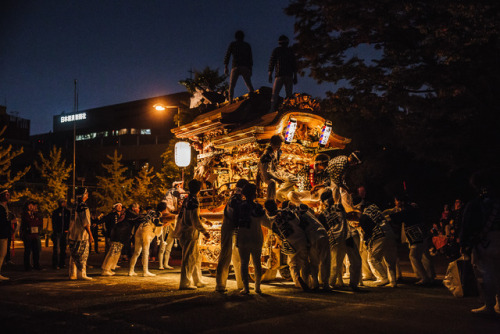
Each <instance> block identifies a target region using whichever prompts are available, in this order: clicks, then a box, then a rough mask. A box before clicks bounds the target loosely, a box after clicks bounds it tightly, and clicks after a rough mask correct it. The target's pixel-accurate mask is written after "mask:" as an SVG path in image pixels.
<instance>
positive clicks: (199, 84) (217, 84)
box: [179, 66, 229, 94]
mask: <svg viewBox="0 0 500 334" xmlns="http://www.w3.org/2000/svg"><path fill="white" fill-rule="evenodd" d="M193 74H194V79H191V78H187V79H184V80H181V81H179V84H181V85H182V86H184V87H186V89H187V91H188V92H189V93H191V94H194V93H195V92H196V91H197V90H198V89H203V90H208V91H211V92H218V93H224V92H225V91H227V89H228V87H229V86H228V83H227V80H226V79H227V76H226V75H224V74H222V75H220V74H219V69H215V70H214V69H211V68H210V67H208V66H207V67H205V68H204V69H203V70H202V71H199V70H194V71H193Z"/></svg>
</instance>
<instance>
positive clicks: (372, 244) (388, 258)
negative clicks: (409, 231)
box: [348, 201, 397, 288]
mask: <svg viewBox="0 0 500 334" xmlns="http://www.w3.org/2000/svg"><path fill="white" fill-rule="evenodd" d="M356 209H357V210H355V211H352V213H351V212H350V213H348V215H349V216H350V217H351V218H350V220H353V221H357V222H359V227H360V228H361V229H362V230H363V233H364V242H365V243H366V247H367V250H368V263H369V264H370V266H371V268H372V269H373V273H374V274H375V277H376V278H377V280H376V281H375V283H374V284H375V286H383V285H386V284H389V285H390V286H391V287H393V288H395V287H396V262H397V245H396V235H395V234H394V232H393V231H392V229H391V227H390V226H389V224H388V223H387V222H386V221H385V218H384V215H383V214H382V211H381V210H380V209H379V208H378V206H376V205H375V204H373V203H369V202H366V201H365V202H364V203H363V204H361V205H359V206H356Z"/></svg>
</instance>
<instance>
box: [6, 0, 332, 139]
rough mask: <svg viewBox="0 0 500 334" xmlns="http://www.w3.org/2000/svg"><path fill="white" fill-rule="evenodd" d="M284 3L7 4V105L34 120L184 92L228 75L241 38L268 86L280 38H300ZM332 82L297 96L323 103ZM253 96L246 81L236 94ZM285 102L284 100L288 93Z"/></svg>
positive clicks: (67, 0) (44, 124) (42, 128)
mask: <svg viewBox="0 0 500 334" xmlns="http://www.w3.org/2000/svg"><path fill="white" fill-rule="evenodd" d="M287 5H288V1H286V0H252V1H244V2H243V1H235V0H234V1H231V0H210V1H201V0H197V1H194V0H193V1H189V0H184V1H177V0H84V1H82V0H36V1H19V0H7V1H3V2H2V5H0V8H1V10H0V104H1V105H6V106H7V112H9V113H15V112H18V114H19V116H21V117H24V118H28V119H31V134H37V133H44V132H49V131H51V130H52V116H54V115H56V114H60V113H61V112H63V111H65V112H71V111H72V110H73V96H74V94H73V92H74V84H73V80H74V79H78V89H79V110H84V109H89V108H94V107H101V106H105V105H111V104H116V103H122V102H128V101H133V100H138V99H143V98H149V97H153V96H158V95H164V94H170V93H176V92H180V91H184V90H185V89H184V87H182V86H180V85H179V84H178V81H179V80H182V79H185V78H187V77H189V72H188V71H189V70H190V69H191V68H193V69H200V70H201V69H203V68H204V67H206V66H210V67H211V68H219V70H220V71H221V73H222V71H223V59H224V53H225V51H226V48H227V45H228V44H229V43H230V42H231V41H232V40H233V38H234V32H235V31H236V30H238V29H242V30H244V31H245V33H246V40H247V41H248V42H249V43H250V44H251V45H252V49H253V56H254V69H253V84H254V87H256V88H258V87H261V86H264V85H269V84H268V83H267V63H268V60H269V57H270V55H271V52H272V49H273V48H274V47H276V46H277V41H278V37H279V36H280V35H281V34H286V35H288V36H289V37H290V39H292V37H293V23H294V18H292V17H288V16H286V15H285V14H284V13H283V8H285V7H286V6H287ZM332 89H333V86H332V85H331V84H328V83H325V84H322V85H317V84H316V83H315V82H314V81H313V80H312V79H310V78H300V77H299V84H298V85H297V86H296V88H295V91H299V92H305V93H309V94H311V95H312V96H313V97H324V96H325V92H326V91H327V90H332ZM245 92H246V90H245V86H244V83H243V81H242V80H241V79H240V81H239V82H238V86H237V89H236V95H240V94H244V93H245ZM282 94H283V92H282Z"/></svg>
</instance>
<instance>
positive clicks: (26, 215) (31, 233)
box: [21, 201, 42, 271]
mask: <svg viewBox="0 0 500 334" xmlns="http://www.w3.org/2000/svg"><path fill="white" fill-rule="evenodd" d="M35 205H36V203H35V202H33V201H29V202H28V203H27V205H26V206H25V208H24V212H23V214H22V217H21V239H22V240H23V243H24V269H25V270H26V271H30V270H31V269H32V268H34V269H36V270H41V269H42V267H41V266H40V251H41V242H40V232H41V230H42V220H41V219H40V217H39V216H38V214H37V212H36V207H35ZM31 260H33V266H32V265H31Z"/></svg>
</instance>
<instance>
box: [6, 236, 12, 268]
mask: <svg viewBox="0 0 500 334" xmlns="http://www.w3.org/2000/svg"><path fill="white" fill-rule="evenodd" d="M10 247H12V233H10V234H9V237H8V238H7V254H6V255H5V262H9V261H10V260H11V255H10Z"/></svg>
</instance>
